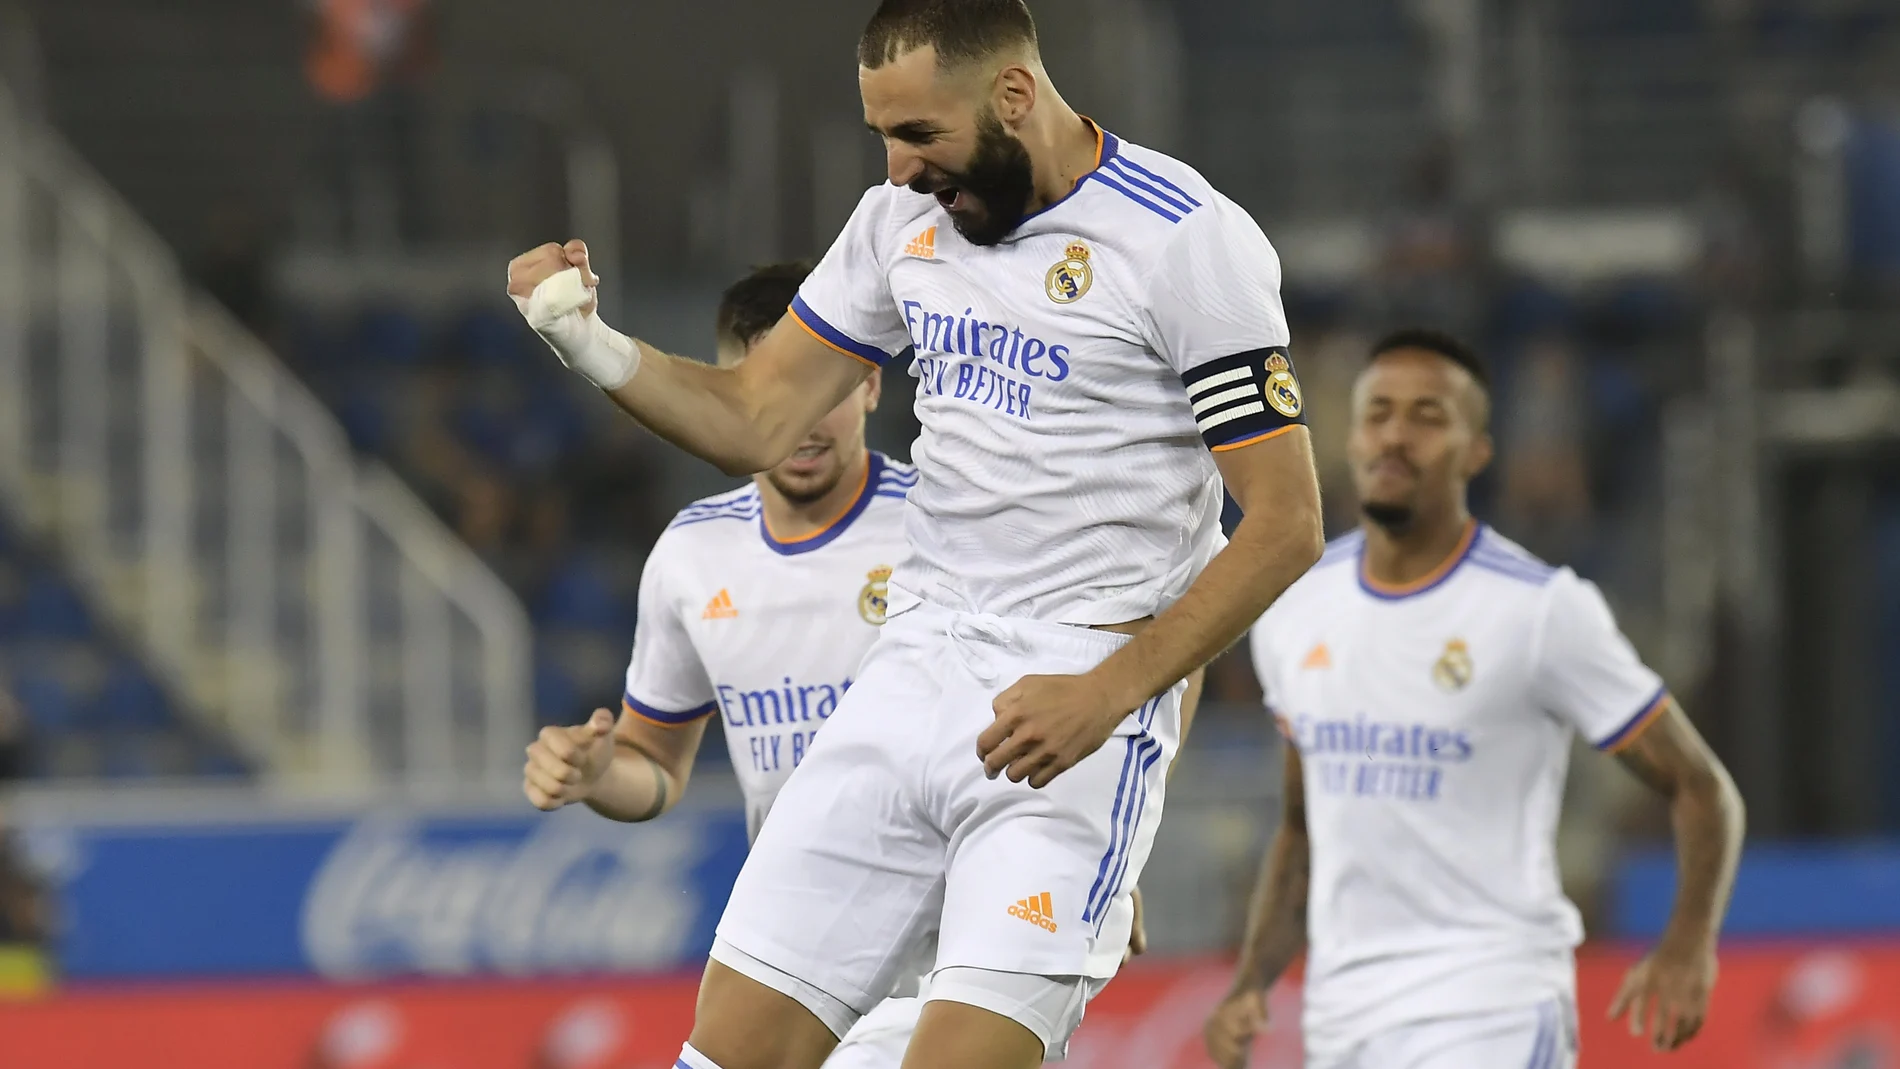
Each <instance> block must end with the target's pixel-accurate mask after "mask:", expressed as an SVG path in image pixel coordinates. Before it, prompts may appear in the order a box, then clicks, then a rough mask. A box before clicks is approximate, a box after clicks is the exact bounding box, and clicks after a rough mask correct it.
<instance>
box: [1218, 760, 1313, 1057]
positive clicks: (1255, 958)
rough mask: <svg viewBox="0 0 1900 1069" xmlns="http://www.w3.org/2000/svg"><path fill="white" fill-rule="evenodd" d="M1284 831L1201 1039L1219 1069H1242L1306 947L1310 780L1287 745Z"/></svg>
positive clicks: (1257, 887) (1257, 884)
mask: <svg viewBox="0 0 1900 1069" xmlns="http://www.w3.org/2000/svg"><path fill="white" fill-rule="evenodd" d="M1281 749H1282V750H1283V751H1284V753H1285V756H1284V758H1283V759H1282V760H1283V764H1284V766H1285V770H1286V772H1285V776H1284V778H1283V784H1284V785H1283V787H1282V795H1281V798H1282V800H1281V807H1280V831H1279V834H1277V835H1275V836H1274V838H1273V845H1272V846H1271V847H1270V848H1269V849H1268V850H1267V856H1266V859H1265V861H1264V862H1262V864H1261V869H1260V877H1259V879H1258V880H1257V881H1256V882H1255V883H1254V892H1253V899H1252V902H1251V904H1250V905H1249V906H1248V909H1247V934H1246V935H1245V937H1243V939H1242V941H1241V944H1240V964H1239V967H1238V968H1237V969H1236V970H1235V971H1234V986H1233V987H1232V988H1230V989H1229V990H1228V993H1227V996H1226V997H1225V998H1223V999H1222V1000H1221V1002H1220V1005H1219V1006H1216V1007H1215V1009H1214V1012H1213V1014H1212V1015H1210V1016H1209V1017H1208V1019H1207V1025H1206V1027H1205V1029H1203V1032H1202V1037H1203V1038H1204V1039H1205V1040H1206V1042H1207V1053H1208V1056H1209V1057H1211V1058H1212V1059H1213V1060H1214V1064H1215V1065H1218V1066H1220V1067H1221V1069H1241V1067H1243V1066H1245V1065H1246V1064H1247V1050H1248V1048H1249V1047H1251V1046H1252V1045H1253V1038H1254V1036H1255V1035H1256V1034H1257V1033H1258V1032H1259V1031H1260V1030H1261V1029H1262V1028H1264V1027H1266V1023H1267V991H1268V989H1269V988H1271V987H1272V986H1273V985H1274V983H1275V982H1276V981H1277V980H1279V978H1280V976H1281V974H1283V973H1285V972H1286V970H1287V968H1288V967H1289V966H1291V965H1292V964H1293V959H1294V958H1296V957H1298V956H1299V954H1300V951H1301V950H1302V949H1304V948H1305V947H1306V897H1307V884H1308V878H1309V876H1310V873H1311V868H1312V850H1311V847H1310V845H1309V843H1308V840H1307V837H1306V780H1305V777H1304V775H1303V774H1302V772H1301V770H1300V754H1299V751H1298V750H1297V749H1295V748H1294V746H1293V744H1292V743H1291V742H1286V743H1283V744H1282V746H1281Z"/></svg>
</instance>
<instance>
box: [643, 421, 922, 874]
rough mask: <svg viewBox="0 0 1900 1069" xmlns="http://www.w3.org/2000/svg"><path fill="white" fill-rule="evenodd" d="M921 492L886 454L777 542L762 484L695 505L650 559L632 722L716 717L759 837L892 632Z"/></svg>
mask: <svg viewBox="0 0 1900 1069" xmlns="http://www.w3.org/2000/svg"><path fill="white" fill-rule="evenodd" d="M916 481H917V472H916V470H915V469H914V468H912V467H910V466H909V465H907V464H900V463H898V462H896V461H894V460H891V459H890V458H889V457H886V456H884V455H883V454H881V453H875V452H874V453H872V454H871V463H870V466H869V469H868V471H867V473H866V477H865V482H864V486H863V487H862V489H860V490H859V492H858V494H857V496H856V497H855V498H853V499H852V501H851V505H850V507H849V508H847V509H845V511H844V512H843V513H842V514H840V515H839V516H838V518H837V519H836V520H834V521H832V523H831V524H830V525H828V526H827V527H825V528H824V529H823V530H822V531H819V532H818V533H816V534H813V535H811V536H809V537H806V538H802V539H798V540H795V541H781V540H779V539H777V538H775V537H773V535H772V532H771V530H770V529H769V528H768V527H767V526H766V522H765V516H764V513H763V512H762V510H761V507H760V505H761V503H760V500H759V490H758V487H757V485H756V484H755V485H750V486H747V487H745V488H744V489H742V490H734V491H732V492H731V493H727V494H720V495H718V496H716V497H709V498H706V499H705V500H703V501H698V502H695V503H694V504H691V505H688V506H687V507H686V508H685V509H683V510H681V511H680V514H679V516H678V517H676V518H675V519H674V520H673V522H672V524H671V525H669V526H668V527H667V529H666V531H665V533H663V534H661V535H660V538H659V541H658V542H656V543H655V544H654V546H653V552H652V554H651V555H650V556H649V557H648V558H647V562H646V569H645V571H644V572H643V573H642V574H641V576H640V616H639V619H638V621H637V622H636V623H635V625H634V636H633V659H632V661H631V662H630V663H629V664H628V665H627V689H626V697H625V706H626V709H627V711H628V712H630V713H633V714H635V715H637V716H641V717H645V718H646V719H648V720H653V721H656V722H658V723H661V724H668V725H679V724H686V723H691V722H692V721H694V720H697V719H699V718H700V717H704V716H711V715H714V714H717V715H718V716H719V718H720V722H721V724H722V725H723V727H724V728H725V734H726V747H727V749H728V750H729V751H730V752H731V754H732V767H733V768H734V769H735V770H736V771H737V772H738V774H739V783H740V786H741V787H742V788H743V789H744V792H745V803H746V824H747V828H748V829H749V831H750V832H751V834H753V835H755V836H756V835H757V834H758V830H759V826H760V824H762V823H763V822H764V820H765V814H766V811H767V810H769V809H771V808H772V801H773V799H775V798H776V797H777V796H778V791H779V788H780V787H782V786H784V784H785V780H786V777H788V776H790V775H791V774H792V769H793V768H795V767H797V765H798V763H799V762H800V761H802V760H803V759H804V757H805V753H806V751H807V750H809V749H810V748H811V744H812V740H813V739H814V738H815V737H816V736H817V733H818V729H819V728H820V727H822V726H823V725H824V722H825V720H826V719H827V718H828V717H830V716H831V712H832V710H833V709H835V708H837V705H838V700H839V699H840V698H842V697H843V696H844V692H845V690H846V689H847V688H849V687H850V686H851V680H852V677H853V676H855V675H856V674H857V670H858V663H859V662H860V661H862V660H863V659H864V653H865V651H866V650H868V649H870V648H871V642H872V640H873V639H875V638H876V637H877V634H878V626H879V625H880V624H882V623H883V622H884V615H885V608H886V604H887V598H888V595H887V593H886V583H887V582H888V580H889V578H890V574H891V567H892V565H893V564H894V563H895V562H896V561H897V559H898V556H899V555H900V554H901V553H902V552H903V548H904V533H903V518H902V517H903V513H904V495H905V494H906V493H907V492H909V490H910V488H911V487H912V485H914V484H915V483H916Z"/></svg>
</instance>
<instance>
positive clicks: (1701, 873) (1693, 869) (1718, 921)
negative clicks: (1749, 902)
mask: <svg viewBox="0 0 1900 1069" xmlns="http://www.w3.org/2000/svg"><path fill="white" fill-rule="evenodd" d="M1669 817H1670V824H1671V825H1672V827H1673V829H1674V832H1675V838H1676V901H1675V904H1674V907H1673V908H1672V909H1671V910H1670V915H1669V925H1668V927H1667V928H1665V929H1664V931H1663V939H1664V941H1666V942H1680V943H1682V944H1683V945H1689V946H1711V945H1713V944H1714V942H1715V937H1716V934H1717V933H1718V932H1719V931H1720V930H1721V927H1722V917H1723V915H1724V914H1725V913H1727V912H1728V902H1729V893H1730V892H1731V891H1732V890H1733V889H1734V886H1735V868H1736V866H1737V865H1738V864H1739V863H1740V861H1741V856H1742V835H1743V831H1744V827H1745V824H1746V820H1747V818H1746V816H1745V814H1744V811H1743V808H1742V799H1741V795H1740V794H1739V793H1738V792H1737V791H1736V789H1735V784H1734V782H1733V781H1732V780H1730V779H1729V775H1728V772H1727V771H1726V770H1725V769H1723V768H1722V766H1721V765H1719V764H1717V765H1714V766H1713V767H1712V768H1711V769H1710V774H1709V775H1708V776H1707V777H1705V778H1704V779H1702V780H1699V781H1695V782H1690V783H1685V784H1683V785H1682V786H1681V787H1680V788H1679V789H1678V790H1677V792H1676V795H1675V797H1674V798H1672V799H1671V800H1670V804H1669Z"/></svg>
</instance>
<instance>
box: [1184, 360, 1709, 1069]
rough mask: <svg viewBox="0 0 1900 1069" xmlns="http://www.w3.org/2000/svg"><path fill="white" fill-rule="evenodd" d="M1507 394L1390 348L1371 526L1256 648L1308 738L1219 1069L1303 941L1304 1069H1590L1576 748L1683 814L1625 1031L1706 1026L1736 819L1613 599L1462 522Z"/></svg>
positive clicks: (1368, 376)
mask: <svg viewBox="0 0 1900 1069" xmlns="http://www.w3.org/2000/svg"><path fill="white" fill-rule="evenodd" d="M1488 390H1489V387H1488V384H1487V380H1486V375H1485V372H1484V368H1483V365H1482V364H1481V363H1480V362H1479V361H1478V360H1477V359H1476V357H1475V356H1474V355H1473V354H1472V353H1471V352H1470V351H1469V350H1467V349H1466V348H1465V347H1464V346H1463V345H1461V344H1460V343H1458V342H1457V341H1455V340H1454V339H1451V338H1448V337H1445V336H1443V335H1439V334H1436V333H1433V332H1427V331H1406V332H1401V333H1399V334H1395V335H1393V336H1391V337H1390V338H1387V339H1386V340H1384V341H1383V342H1381V343H1380V344H1379V345H1378V346H1376V347H1375V348H1374V350H1373V353H1372V359H1371V361H1370V363H1369V365H1368V366H1367V368H1366V369H1365V371H1364V372H1363V373H1362V374H1361V375H1360V377H1359V381H1358V383H1357V385H1356V388H1355V392H1354V397H1353V424H1352V430H1351V437H1350V441H1349V445H1348V455H1349V458H1350V461H1351V464H1352V471H1353V478H1354V480H1355V483H1356V487H1357V490H1358V497H1359V502H1360V510H1361V515H1362V517H1363V522H1362V523H1361V525H1360V529H1359V530H1358V531H1356V532H1354V533H1353V534H1350V535H1347V536H1346V537H1344V538H1341V539H1339V540H1337V541H1335V542H1333V543H1332V544H1331V545H1329V546H1328V547H1327V550H1326V553H1325V555H1324V556H1323V557H1322V558H1321V560H1320V563H1319V564H1317V565H1316V566H1314V568H1313V570H1312V571H1311V572H1309V573H1307V575H1306V577H1305V578H1303V579H1301V580H1300V581H1299V582H1298V583H1297V584H1295V585H1294V587H1293V589H1291V590H1289V591H1288V592H1287V595H1286V596H1285V597H1284V598H1282V599H1281V600H1280V601H1279V602H1277V603H1276V604H1275V605H1274V606H1273V608H1272V609H1270V610H1269V611H1268V612H1267V614H1266V615H1265V617H1264V618H1263V619H1262V620H1261V621H1260V623H1259V624H1258V625H1257V626H1256V627H1255V628H1254V631H1253V636H1252V644H1253V657H1254V665H1255V668H1256V670H1257V672H1258V673H1259V677H1260V682H1261V686H1262V688H1263V689H1264V691H1265V693H1266V700H1267V703H1268V706H1269V708H1271V709H1272V710H1273V712H1274V714H1275V716H1276V718H1277V719H1278V720H1279V722H1280V725H1281V730H1282V732H1283V733H1284V734H1285V735H1286V737H1287V738H1288V739H1289V740H1290V742H1291V745H1289V746H1288V747H1287V748H1286V787H1285V799H1286V802H1285V811H1284V814H1283V817H1282V821H1281V825H1280V832H1279V837H1278V839H1277V840H1276V841H1275V843H1274V846H1273V848H1272V850H1271V852H1270V853H1269V856H1268V859H1267V864H1266V866H1265V869H1264V871H1263V873H1262V876H1261V881H1260V884H1259V886H1258V888H1257V889H1256V893H1255V899H1254V903H1253V908H1252V911H1251V916H1250V918H1249V922H1248V926H1247V927H1248V931H1247V936H1246V942H1245V945H1244V946H1243V947H1242V950H1241V962H1240V969H1239V975H1238V977H1237V978H1236V980H1235V983H1234V988H1233V990H1232V992H1231V993H1230V994H1229V995H1228V997H1227V998H1226V1000H1225V1001H1223V1002H1222V1003H1221V1005H1220V1006H1219V1008H1218V1009H1216V1011H1215V1012H1214V1014H1213V1016H1212V1018H1211V1019H1210V1020H1209V1022H1208V1025H1207V1045H1208V1051H1209V1053H1210V1054H1211V1055H1213V1058H1214V1060H1215V1062H1216V1063H1218V1064H1219V1065H1221V1066H1223V1067H1224V1069H1237V1067H1239V1066H1241V1065H1244V1064H1245V1062H1246V1051H1247V1048H1248V1045H1249V1044H1250V1042H1251V1040H1252V1038H1253V1035H1254V1033H1255V1032H1256V1031H1258V1030H1259V1029H1260V1028H1261V1027H1263V1026H1264V1024H1265V1021H1266V993H1267V989H1268V988H1269V987H1270V986H1271V985H1272V984H1273V982H1274V981H1275V980H1276V979H1278V978H1279V976H1280V975H1281V973H1282V972H1284V971H1285V970H1286V968H1287V967H1288V966H1289V965H1291V964H1292V962H1293V959H1294V957H1295V956H1296V955H1297V954H1298V953H1299V951H1300V949H1301V948H1302V946H1306V945H1308V944H1309V943H1310V953H1309V956H1308V960H1307V972H1306V987H1305V993H1304V998H1305V1021H1304V1025H1305V1042H1306V1052H1307V1061H1306V1064H1307V1066H1308V1067H1309V1069H1523V1067H1524V1066H1531V1067H1533V1069H1558V1067H1565V1066H1571V1065H1574V1064H1575V1060H1576V1057H1577V1041H1576V1023H1575V1008H1574V1004H1575V990H1576V975H1575V974H1576V969H1575V965H1574V962H1573V960H1572V956H1571V952H1572V949H1573V948H1574V947H1575V946H1576V944H1577V943H1578V942H1579V941H1580V940H1581V939H1582V936H1583V928H1582V924H1581V923H1580V921H1579V919H1578V916H1577V911H1576V908H1575V907H1574V906H1572V905H1571V903H1570V902H1569V901H1568V900H1567V899H1565V898H1564V895H1563V891H1562V889H1561V887H1560V885H1559V882H1558V875H1557V865H1556V832H1557V814H1558V808H1559V806H1560V804H1561V802H1562V799H1563V787H1564V776H1565V772H1566V769H1567V767H1568V760H1569V753H1570V746H1571V740H1572V737H1573V736H1574V735H1576V734H1579V733H1580V734H1582V735H1583V737H1584V738H1586V739H1587V740H1589V741H1590V742H1591V743H1592V744H1593V745H1594V746H1596V747H1597V748H1598V749H1600V750H1605V751H1608V752H1611V753H1614V754H1616V756H1617V758H1618V759H1619V760H1620V761H1621V762H1622V763H1623V764H1624V766H1625V767H1627V768H1628V769H1630V771H1632V772H1634V773H1635V774H1636V776H1637V777H1638V778H1640V779H1641V780H1642V781H1643V782H1644V783H1646V784H1648V785H1650V786H1651V787H1652V788H1654V789H1655V790H1656V791H1657V792H1659V793H1660V794H1662V795H1663V796H1664V797H1665V798H1667V799H1668V801H1669V805H1670V815H1671V818H1672V820H1673V826H1674V828H1675V835H1676V855H1677V864H1678V891H1677V896H1676V902H1675V908H1674V911H1673V913H1672V914H1671V916H1670V921H1669V924H1668V927H1667V929H1666V930H1665V931H1664V934H1663V937H1662V939H1661V941H1660V943H1659V944H1658V945H1657V947H1656V948H1655V950H1654V951H1653V952H1652V953H1650V954H1649V956H1647V957H1646V958H1644V959H1643V960H1642V961H1641V962H1639V963H1638V964H1637V965H1636V966H1635V967H1634V968H1633V969H1632V970H1631V971H1630V973H1629V975H1628V976H1627V977H1626V979H1625V981H1624V983H1623V986H1622V989H1621V990H1620V991H1619V992H1618V994H1617V995H1616V997H1615V999H1614V1000H1613V1003H1612V1005H1611V1007H1610V1013H1611V1015H1612V1016H1617V1015H1620V1014H1622V1013H1624V1012H1627V1013H1628V1014H1629V1022H1630V1030H1631V1032H1632V1034H1639V1035H1640V1034H1643V1033H1647V1034H1648V1036H1649V1037H1650V1040H1651V1042H1652V1044H1653V1045H1654V1046H1655V1047H1656V1048H1657V1049H1658V1050H1671V1049H1674V1048H1675V1047H1678V1046H1680V1045H1681V1044H1683V1043H1685V1042H1687V1041H1688V1040H1689V1039H1690V1038H1691V1037H1693V1036H1694V1035H1695V1033H1696V1030H1697V1029H1699V1028H1700V1027H1701V1025H1702V1021H1703V1017H1704V1015H1705V1013H1706V1012H1707V1009H1708V1002H1709V994H1710V991H1711V989H1712V988H1713V986H1714V983H1715V974H1716V961H1715V947H1716V934H1717V931H1718V930H1719V928H1720V926H1721V921H1722V915H1723V912H1724V911H1725V910H1726V908H1727V903H1728V895H1729V889H1730V887H1731V885H1732V883H1733V880H1734V876H1735V866H1736V863H1737V860H1738V858H1739V855H1740V851H1741V841H1742V823H1743V815H1742V803H1741V799H1740V797H1739V796H1738V795H1737V794H1736V792H1735V787H1734V784H1733V783H1732V782H1731V781H1730V780H1729V776H1728V772H1727V771H1726V770H1725V769H1724V768H1723V767H1722V765H1721V763H1720V762H1718V761H1717V760H1716V758H1715V756H1714V755H1713V754H1711V753H1710V752H1709V750H1708V747H1707V746H1705V745H1704V744H1703V742H1702V739H1701V737H1700V736H1699V735H1698V734H1697V733H1696V730H1695V728H1694V727H1692V726H1691V725H1690V723H1689V720H1688V718H1687V717H1686V716H1684V715H1683V713H1682V710H1681V709H1680V708H1679V707H1678V706H1677V705H1676V703H1675V702H1674V701H1673V700H1672V699H1671V698H1670V696H1669V694H1668V692H1667V691H1666V690H1665V689H1664V688H1663V685H1662V682H1661V680H1660V679H1658V678H1657V676H1656V674H1655V673H1654V672H1652V671H1650V670H1649V669H1648V668H1646V667H1644V665H1643V664H1642V662H1641V661H1639V660H1638V659H1637V657H1636V653H1635V651H1634V650H1633V649H1632V648H1631V647H1630V644H1629V642H1628V640H1627V639H1625V638H1624V637H1623V635H1622V633H1621V632H1619V631H1618V630H1617V627H1616V623H1615V621H1614V620H1613V619H1612V618H1611V615H1610V610H1609V606H1608V605H1606V604H1605V603H1604V600H1603V597H1602V595H1601V594H1599V593H1598V592H1597V589H1596V587H1595V586H1593V585H1591V584H1590V583H1589V582H1586V581H1585V580H1583V579H1580V578H1578V577H1577V576H1576V574H1575V573H1573V572H1571V571H1570V570H1569V569H1568V568H1552V567H1550V566H1549V565H1547V564H1545V563H1543V562H1542V561H1540V560H1538V559H1536V558H1535V557H1532V556H1531V555H1530V554H1528V553H1526V552H1525V551H1524V550H1522V549H1520V548H1519V547H1518V546H1516V545H1514V544H1513V543H1511V542H1510V541H1508V540H1506V539H1505V538H1504V537H1502V536H1501V535H1499V534H1498V533H1497V532H1495V531H1493V530H1492V529H1490V528H1489V527H1486V526H1485V525H1483V524H1481V523H1478V522H1476V521H1474V520H1473V519H1472V518H1471V516H1470V514H1469V513H1468V512H1467V510H1466V505H1465V490H1466V486H1467V484H1468V483H1469V482H1470V480H1471V479H1472V478H1473V477H1474V476H1476V475H1477V474H1478V473H1479V472H1480V471H1481V470H1483V468H1484V467H1485V465H1486V464H1487V463H1488V462H1489V461H1490V459H1491V440H1490V437H1489V435H1488V433H1487V430H1486V423H1487V419H1488V415H1489V409H1490V398H1489V393H1488Z"/></svg>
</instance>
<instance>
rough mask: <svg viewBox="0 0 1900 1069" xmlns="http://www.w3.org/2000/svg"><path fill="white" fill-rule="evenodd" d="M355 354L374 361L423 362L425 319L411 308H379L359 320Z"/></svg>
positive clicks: (406, 364) (364, 360)
mask: <svg viewBox="0 0 1900 1069" xmlns="http://www.w3.org/2000/svg"><path fill="white" fill-rule="evenodd" d="M354 337H355V345H354V347H353V348H354V349H355V357H356V359H357V360H358V361H359V362H362V363H365V364H373V365H385V366H397V367H409V366H413V365H415V364H418V363H421V362H422V357H423V355H424V349H425V347H426V346H425V344H424V332H423V326H422V321H421V320H419V319H417V318H416V317H415V316H413V315H410V314H409V313H408V312H403V311H399V310H397V309H394V308H379V309H375V310H372V311H369V312H366V313H364V315H363V317H362V318H361V319H359V320H357V323H356V332H355V336H354Z"/></svg>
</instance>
